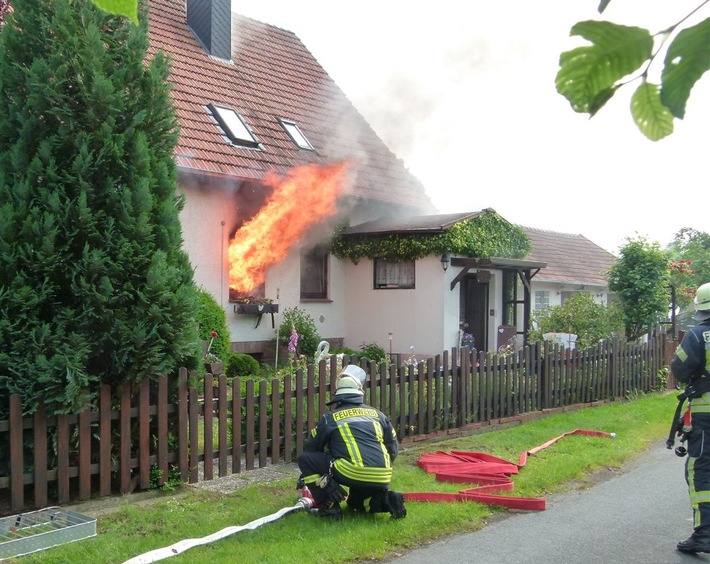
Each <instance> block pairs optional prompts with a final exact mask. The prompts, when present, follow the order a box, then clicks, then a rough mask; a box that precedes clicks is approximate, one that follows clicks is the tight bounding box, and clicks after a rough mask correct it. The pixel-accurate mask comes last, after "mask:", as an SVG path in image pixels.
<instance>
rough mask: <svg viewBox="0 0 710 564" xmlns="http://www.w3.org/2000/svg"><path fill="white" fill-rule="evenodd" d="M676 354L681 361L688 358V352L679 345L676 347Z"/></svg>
mask: <svg viewBox="0 0 710 564" xmlns="http://www.w3.org/2000/svg"><path fill="white" fill-rule="evenodd" d="M675 355H676V356H677V357H678V358H679V359H680V361H681V362H685V361H686V360H688V353H687V352H685V351H684V350H683V347H681V346H680V345H678V346H677V347H676V349H675Z"/></svg>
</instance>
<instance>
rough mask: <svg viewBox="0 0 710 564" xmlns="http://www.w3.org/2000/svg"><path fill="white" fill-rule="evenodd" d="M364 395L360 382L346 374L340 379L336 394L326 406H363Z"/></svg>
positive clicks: (337, 383)
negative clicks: (342, 404)
mask: <svg viewBox="0 0 710 564" xmlns="http://www.w3.org/2000/svg"><path fill="white" fill-rule="evenodd" d="M364 395H365V394H364V392H363V391H362V386H361V385H360V382H358V380H357V379H356V378H353V377H352V376H349V375H347V374H346V375H344V376H341V377H340V378H338V381H337V382H336V384H335V393H334V394H333V397H332V398H331V399H330V401H329V402H327V403H326V405H331V404H333V403H340V402H343V403H354V404H361V403H362V399H363V396H364Z"/></svg>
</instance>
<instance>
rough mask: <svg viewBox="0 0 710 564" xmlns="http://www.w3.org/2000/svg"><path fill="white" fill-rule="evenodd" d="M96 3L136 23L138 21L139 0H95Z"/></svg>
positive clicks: (105, 9) (106, 10)
mask: <svg viewBox="0 0 710 564" xmlns="http://www.w3.org/2000/svg"><path fill="white" fill-rule="evenodd" d="M93 2H94V4H96V6H98V7H99V8H101V9H102V10H104V11H105V12H108V13H109V14H116V15H117V16H126V17H127V18H130V19H131V21H132V22H133V23H134V24H137V23H138V0H93Z"/></svg>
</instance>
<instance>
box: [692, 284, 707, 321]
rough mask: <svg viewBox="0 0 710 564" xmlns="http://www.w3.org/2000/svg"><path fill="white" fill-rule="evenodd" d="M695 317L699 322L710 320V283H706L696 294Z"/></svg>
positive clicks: (694, 301)
mask: <svg viewBox="0 0 710 564" xmlns="http://www.w3.org/2000/svg"><path fill="white" fill-rule="evenodd" d="M693 303H694V304H695V315H694V316H693V317H694V318H695V319H697V320H698V321H703V320H705V319H708V318H710V282H706V283H705V284H703V285H702V286H700V287H699V288H698V290H697V291H696V292H695V299H694V300H693Z"/></svg>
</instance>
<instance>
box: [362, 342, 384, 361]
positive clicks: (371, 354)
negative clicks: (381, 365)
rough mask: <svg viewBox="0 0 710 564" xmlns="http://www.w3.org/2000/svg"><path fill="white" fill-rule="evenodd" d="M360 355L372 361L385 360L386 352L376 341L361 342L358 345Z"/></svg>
mask: <svg viewBox="0 0 710 564" xmlns="http://www.w3.org/2000/svg"><path fill="white" fill-rule="evenodd" d="M360 351H362V353H361V355H360V356H363V357H365V358H366V359H367V360H372V361H374V362H384V361H386V360H387V352H386V351H385V349H383V348H382V347H381V346H380V345H378V344H377V343H363V344H362V345H360Z"/></svg>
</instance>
